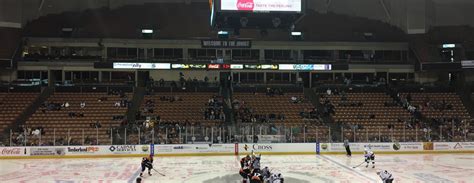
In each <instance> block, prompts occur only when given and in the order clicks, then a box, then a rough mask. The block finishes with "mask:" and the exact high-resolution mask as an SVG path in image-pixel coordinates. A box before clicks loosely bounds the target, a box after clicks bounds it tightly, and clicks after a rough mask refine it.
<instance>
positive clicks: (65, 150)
mask: <svg viewBox="0 0 474 183" xmlns="http://www.w3.org/2000/svg"><path fill="white" fill-rule="evenodd" d="M350 147H351V151H352V153H353V154H361V153H362V152H363V151H364V149H365V148H367V149H370V150H372V151H374V152H375V153H376V154H420V153H428V154H430V153H474V142H400V143H398V142H395V143H351V144H350ZM317 151H319V153H320V154H323V155H324V154H345V148H344V145H343V144H342V143H319V144H318V143H278V144H277V143H275V144H265V143H261V144H260V143H247V144H246V143H242V144H176V145H174V144H173V145H172V144H165V145H162V144H155V145H154V146H152V145H112V146H111V145H108V146H107V145H106V146H41V147H0V159H24V158H33V159H38V158H114V157H143V156H148V155H150V154H154V156H158V157H159V156H220V155H222V156H224V155H225V156H228V155H247V154H250V153H252V152H254V153H255V154H263V155H316V154H317ZM152 152H153V153H152Z"/></svg>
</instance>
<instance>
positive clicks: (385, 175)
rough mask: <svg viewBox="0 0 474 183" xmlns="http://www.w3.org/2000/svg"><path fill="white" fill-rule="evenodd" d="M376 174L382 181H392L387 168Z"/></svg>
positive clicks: (388, 182)
mask: <svg viewBox="0 0 474 183" xmlns="http://www.w3.org/2000/svg"><path fill="white" fill-rule="evenodd" d="M377 175H379V177H380V178H381V179H382V181H383V183H392V182H393V177H392V174H391V173H390V172H388V171H387V170H384V171H380V172H377Z"/></svg>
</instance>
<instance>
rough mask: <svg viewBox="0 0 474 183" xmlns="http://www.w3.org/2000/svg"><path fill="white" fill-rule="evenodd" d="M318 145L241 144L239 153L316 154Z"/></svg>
mask: <svg viewBox="0 0 474 183" xmlns="http://www.w3.org/2000/svg"><path fill="white" fill-rule="evenodd" d="M315 150H316V143H292V144H290V143H275V144H265V143H248V144H246V143H242V144H239V152H240V153H243V154H247V153H251V152H255V153H260V152H277V153H291V152H298V153H315V152H316V151H315Z"/></svg>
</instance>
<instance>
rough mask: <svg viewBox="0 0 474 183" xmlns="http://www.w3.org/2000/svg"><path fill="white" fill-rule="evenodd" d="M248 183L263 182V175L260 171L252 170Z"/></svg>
mask: <svg viewBox="0 0 474 183" xmlns="http://www.w3.org/2000/svg"><path fill="white" fill-rule="evenodd" d="M250 183H263V176H262V174H260V173H257V172H254V173H252V174H251V175H250Z"/></svg>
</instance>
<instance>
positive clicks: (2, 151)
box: [0, 147, 26, 156]
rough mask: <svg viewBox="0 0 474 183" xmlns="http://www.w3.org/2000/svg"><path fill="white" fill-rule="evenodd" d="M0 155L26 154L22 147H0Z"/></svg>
mask: <svg viewBox="0 0 474 183" xmlns="http://www.w3.org/2000/svg"><path fill="white" fill-rule="evenodd" d="M0 156H26V149H25V148H24V147H0Z"/></svg>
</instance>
